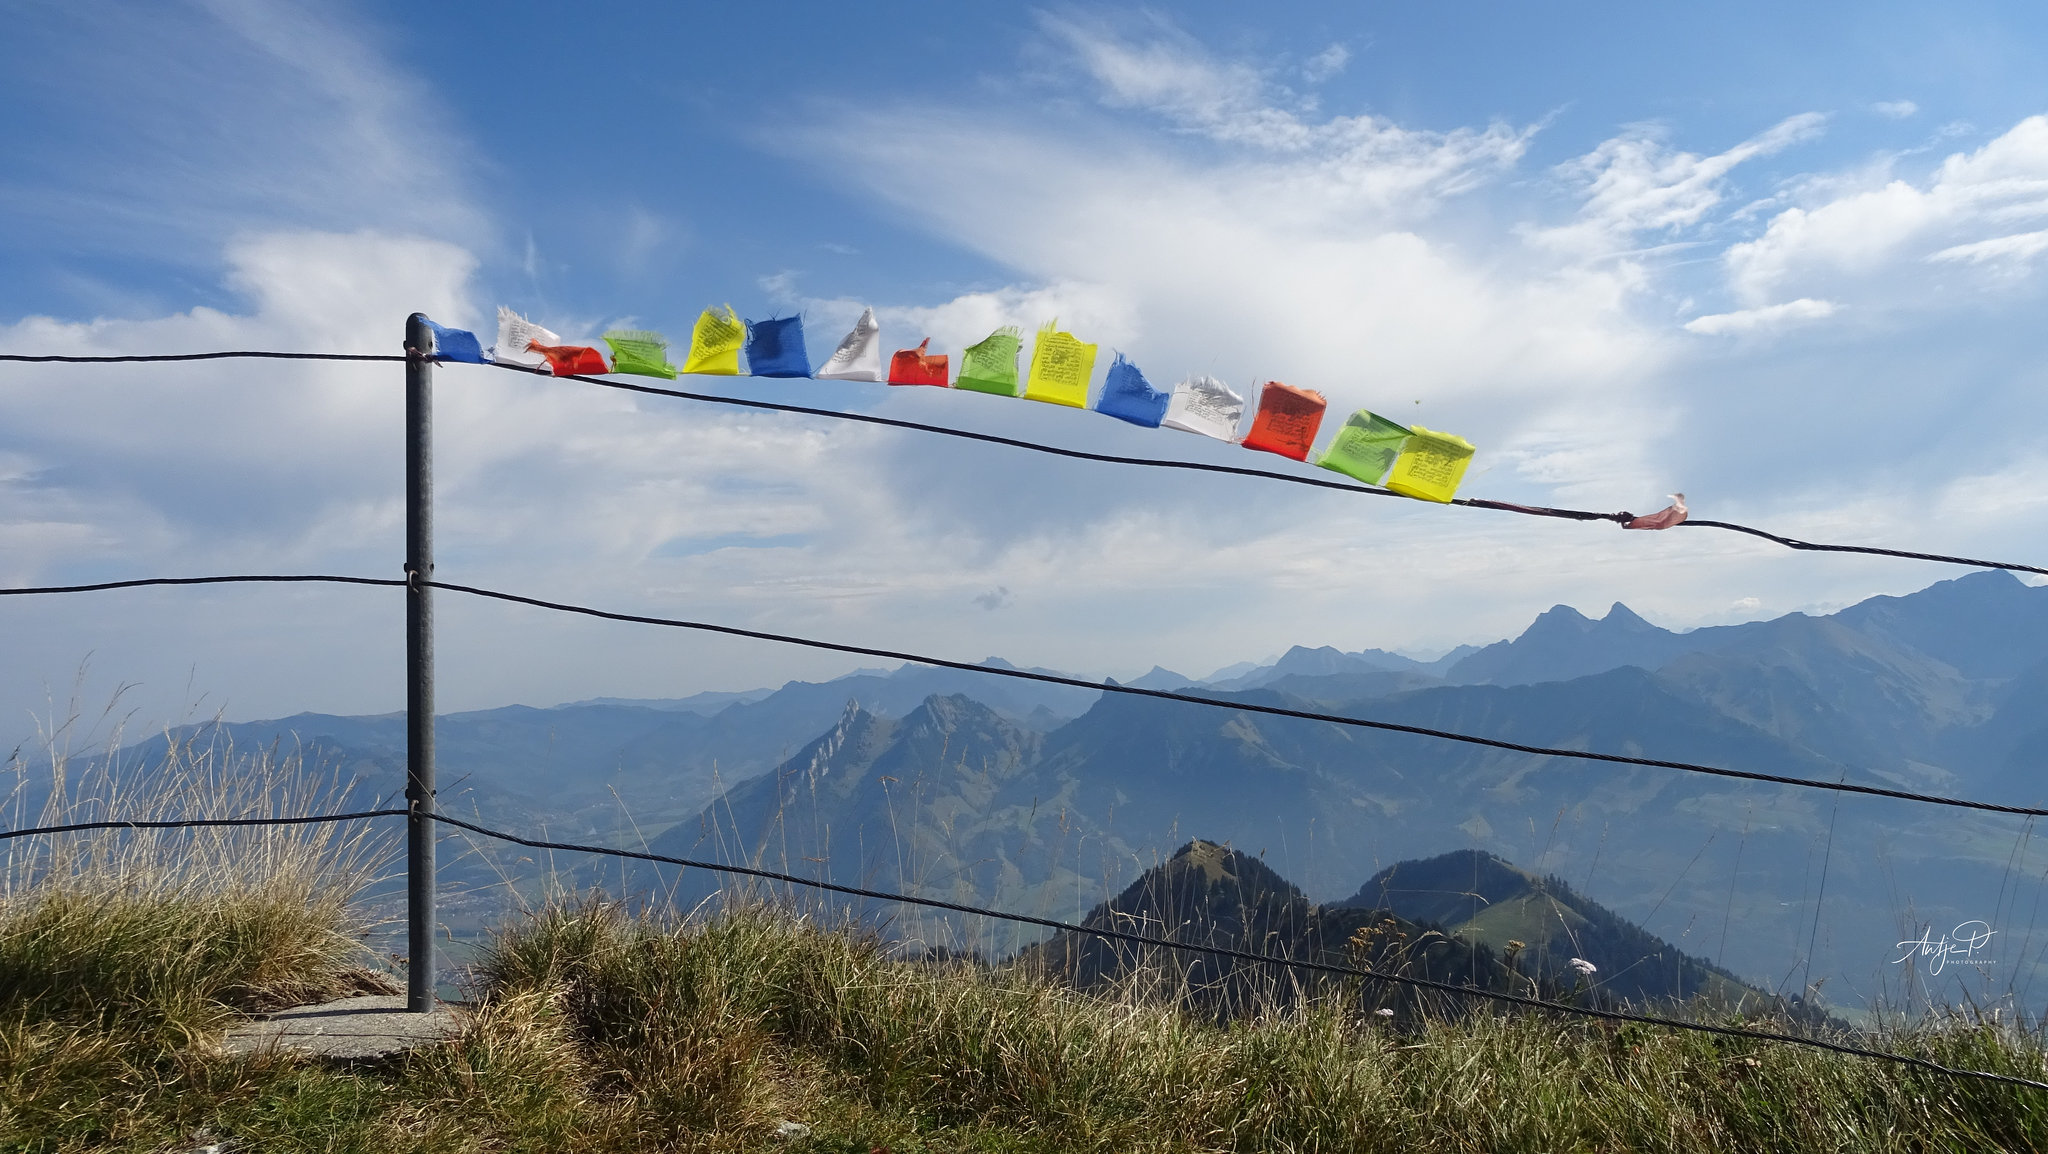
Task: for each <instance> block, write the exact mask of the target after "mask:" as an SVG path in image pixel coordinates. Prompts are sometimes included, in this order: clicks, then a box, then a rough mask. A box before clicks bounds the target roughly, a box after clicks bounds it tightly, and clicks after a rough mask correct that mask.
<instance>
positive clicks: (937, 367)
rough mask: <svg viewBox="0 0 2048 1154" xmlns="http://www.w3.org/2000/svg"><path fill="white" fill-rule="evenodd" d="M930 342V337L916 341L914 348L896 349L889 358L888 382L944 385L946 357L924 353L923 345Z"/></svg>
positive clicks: (942, 386) (893, 383)
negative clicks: (893, 354) (894, 353)
mask: <svg viewBox="0 0 2048 1154" xmlns="http://www.w3.org/2000/svg"><path fill="white" fill-rule="evenodd" d="M931 343H932V339H931V338H930V337H926V338H925V339H923V340H921V341H919V342H917V347H916V348H914V349H901V350H898V352H897V353H896V355H895V356H893V357H890V358H889V383H890V384H892V385H937V386H938V387H940V388H942V389H943V388H945V387H946V357H945V355H944V354H940V355H939V356H936V357H930V356H926V355H925V351H924V350H925V346H927V345H929V344H931Z"/></svg>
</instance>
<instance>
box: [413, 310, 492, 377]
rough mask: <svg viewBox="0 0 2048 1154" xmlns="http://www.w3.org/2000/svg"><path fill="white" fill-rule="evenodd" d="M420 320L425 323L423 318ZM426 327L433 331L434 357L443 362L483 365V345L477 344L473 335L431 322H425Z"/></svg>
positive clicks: (464, 330)
mask: <svg viewBox="0 0 2048 1154" xmlns="http://www.w3.org/2000/svg"><path fill="white" fill-rule="evenodd" d="M420 319H421V320H423V321H427V318H425V317H421V318H420ZM427 327H428V328H430V329H432V330H434V355H435V356H436V357H439V358H440V359H442V360H444V361H462V362H464V363H466V364H472V365H480V364H483V363H484V349H483V345H481V344H479V343H478V342H477V339H476V334H475V333H473V332H470V331H469V330H468V329H451V328H447V327H446V326H443V325H437V324H435V323H434V322H433V321H427Z"/></svg>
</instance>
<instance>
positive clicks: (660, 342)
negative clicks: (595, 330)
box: [604, 329, 676, 381]
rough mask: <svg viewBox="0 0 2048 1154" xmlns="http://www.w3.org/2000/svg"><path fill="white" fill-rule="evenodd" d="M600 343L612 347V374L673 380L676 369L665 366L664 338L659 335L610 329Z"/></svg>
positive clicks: (666, 358)
mask: <svg viewBox="0 0 2048 1154" xmlns="http://www.w3.org/2000/svg"><path fill="white" fill-rule="evenodd" d="M604 343H605V344H608V345H610V346H611V347H612V371H613V372H615V373H637V374H639V375H640V376H643V377H666V378H668V379H669V380H671V381H673V380H675V379H676V367H675V366H674V365H672V364H669V363H668V338H667V337H664V336H662V335H661V334H660V333H650V332H643V331H641V330H638V329H614V330H612V331H611V332H608V333H606V334H605V335H604Z"/></svg>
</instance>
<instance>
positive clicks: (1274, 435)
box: [1244, 381, 1330, 461]
mask: <svg viewBox="0 0 2048 1154" xmlns="http://www.w3.org/2000/svg"><path fill="white" fill-rule="evenodd" d="M1329 407H1330V403H1329V402H1328V401H1326V400H1324V399H1323V395H1322V394H1321V393H1319V392H1316V391H1315V390H1314V389H1297V388H1295V387H1294V386H1292V385H1283V384H1281V383H1280V382H1279V381H1267V382H1266V387H1265V388H1263V389H1260V390H1259V411H1258V413H1257V414H1256V415H1255V416H1253V417H1252V431H1251V432H1249V433H1246V434H1245V435H1244V447H1245V448H1247V449H1257V450H1259V451H1260V452H1262V453H1278V454H1280V455H1281V456H1283V457H1292V458H1294V459H1295V460H1297V461H1306V460H1308V451H1309V450H1310V449H1312V448H1314V447H1315V443H1316V430H1318V429H1320V428H1322V427H1323V410H1324V409H1327V408H1329Z"/></svg>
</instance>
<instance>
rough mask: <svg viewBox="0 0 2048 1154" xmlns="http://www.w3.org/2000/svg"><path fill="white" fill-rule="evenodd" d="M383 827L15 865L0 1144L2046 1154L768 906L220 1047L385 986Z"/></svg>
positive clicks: (287, 789)
mask: <svg viewBox="0 0 2048 1154" xmlns="http://www.w3.org/2000/svg"><path fill="white" fill-rule="evenodd" d="M293 770H294V767H292V766H290V765H288V764H273V763H268V762H266V760H265V759H262V758H256V759H245V760H244V761H242V762H240V763H237V764H228V763H225V762H222V761H218V760H213V759H210V758H192V759H185V760H181V759H179V758H177V757H173V758H172V759H171V761H170V763H169V764H167V765H166V766H164V767H162V768H161V771H160V772H159V773H157V774H155V775H153V776H152V777H151V778H150V779H149V781H148V782H147V783H146V784H144V785H143V786H142V787H141V788H139V789H136V790H132V791H131V790H128V789H126V788H123V787H121V786H120V783H113V782H108V781H99V782H86V783H80V784H72V785H69V786H67V787H66V788H65V789H63V790H60V791H59V793H58V800H57V801H56V802H54V803H53V806H52V809H51V811H50V812H49V813H47V814H46V815H45V818H46V819H47V818H50V817H57V816H69V817H71V818H72V819H73V820H78V819H80V818H81V817H82V816H83V815H87V814H93V815H97V814H100V813H104V812H106V811H108V810H109V809H110V808H113V807H116V806H118V807H119V810H120V812H122V813H124V814H127V815H141V814H147V815H150V816H187V817H196V816H211V815H218V814H222V813H228V812H234V813H242V814H247V813H252V812H255V813H261V812H266V811H274V812H294V811H298V812H303V811H304V810H307V809H311V808H314V807H316V806H318V807H320V808H325V807H326V806H327V805H330V804H332V803H333V802H334V801H335V800H336V799H335V798H334V797H333V796H331V794H330V793H325V792H323V791H322V790H320V789H318V788H310V787H307V786H306V785H304V784H303V782H302V781H301V780H300V779H298V778H297V777H295V776H294V773H293ZM380 837H381V835H377V834H373V833H369V832H365V831H362V830H357V829H351V828H348V827H333V826H301V827H291V828H283V829H258V830H249V829H234V830H211V831H191V832H186V833H180V834H175V835H172V834H162V835H158V834H125V835H89V834H88V835H70V836H60V837H51V838H22V839H14V840H12V841H9V842H7V843H5V845H6V854H7V856H6V859H5V860H6V873H5V888H4V890H0V1149H4V1150H10V1151H15V1150H18V1151H38V1152H43V1151H50V1152H54V1151H72V1150H133V1151H164V1150H191V1149H202V1148H206V1147H208V1146H218V1148H219V1149H221V1150H264V1151H286V1150H326V1151H350V1150H363V1151H378V1152H380V1154H386V1152H391V1151H404V1150H423V1151H424V1150H433V1151H447V1150H477V1151H484V1150H535V1151H539V1150H564V1149H575V1150H579V1151H607V1150H619V1151H627V1150H670V1149H674V1150H753V1149H788V1150H800V1151H835V1152H836V1151H854V1152H861V1154H871V1152H873V1151H876V1150H887V1151H892V1152H907V1151H941V1150H944V1151H1025V1150H1046V1151H1051V1150H1060V1151H1069V1150H1103V1151H1110V1150H1115V1151H1128V1150H1161V1151H1210V1150H1347V1151H1350V1150H1382V1149H1385V1150H1394V1149H1400V1150H1413V1149H1418V1148H1419V1149H1470V1150H1528V1151H1552V1150H1616V1151H1619V1150H1631V1151H1634V1150H1707V1149H1712V1150H1737V1149H1767V1148H1768V1149H1776V1150H1816V1151H1817V1150H1829V1151H1836V1150H1859V1151H1860V1150H1871V1151H1879V1150H1882V1151H1909V1150H1910V1151H1920V1150H1982V1149H2029V1148H2041V1147H2042V1146H2044V1145H2048V1091H2031V1090H2027V1089H2024V1088H2015V1087H2011V1086H2006V1085H1998V1084H1993V1083H1989V1082H1984V1081H1979V1080H1965V1079H1957V1078H1952V1077H1947V1076H1943V1075H1939V1074H1934V1073H1931V1072H1927V1071H1922V1070H1916V1069H1913V1068H1909V1067H1903V1066H1898V1065H1894V1064H1889V1063H1880V1062H1875V1061H1870V1060H1865V1059H1857V1058H1849V1057H1844V1056H1840V1055H1835V1054H1830V1053H1826V1052H1822V1051H1817V1050H1813V1049H1809V1048H1805V1047H1795V1046H1788V1045H1782V1044H1770V1043H1757V1042H1748V1041H1741V1040H1731V1039H1722V1038H1714V1037H1709V1036H1706V1035H1701V1034H1693V1033H1674V1032H1668V1031H1664V1030H1659V1029H1653V1028H1645V1027H1638V1026H1622V1027H1614V1026H1610V1025H1604V1024H1599V1023H1589V1022H1586V1021H1584V1020H1578V1019H1571V1018H1564V1017H1555V1016H1549V1015H1535V1014H1520V1015H1515V1016H1501V1015H1497V1014H1490V1013H1471V1014H1466V1015H1463V1016H1460V1017H1457V1018H1455V1019H1451V1018H1445V1017H1443V1016H1440V1015H1430V1014H1426V1013H1417V1012H1409V1013H1403V1014H1399V1015H1396V1016H1394V1017H1392V1018H1389V1017H1386V1016H1382V1015H1378V1014H1372V1013H1366V1012H1363V1011H1362V1008H1361V1004H1360V1003H1359V1002H1358V1001H1357V1000H1356V999H1355V998H1354V997H1350V996H1346V995H1338V996H1332V997H1324V998H1313V999H1306V1000H1302V999H1296V1000H1295V1001H1294V1002H1292V1003H1291V1004H1289V1005H1287V1007H1286V1008H1284V1009H1282V1008H1280V1005H1281V1003H1280V1002H1279V1001H1278V1000H1275V1001H1273V1002H1270V1003H1268V1004H1267V1005H1265V1006H1264V1007H1259V1006H1254V1007H1252V1008H1251V1009H1249V1010H1248V1011H1247V1012H1246V1013H1244V1014H1243V1015H1241V1016H1239V1017H1238V1018H1236V1019H1235V1020H1232V1021H1229V1022H1226V1023H1219V1022H1217V1021H1216V1020H1215V1019H1214V1018H1213V1016H1209V1015H1204V1014H1202V1013H1199V1012H1191V1011H1190V1009H1189V1008H1188V1006H1187V1005H1186V1004H1185V1000H1184V999H1182V998H1180V997H1177V996H1176V994H1175V993H1174V991H1173V990H1172V989H1171V988H1170V987H1165V986H1162V984H1161V983H1159V982H1158V981H1156V980H1136V981H1131V982H1126V983H1121V984H1119V985H1117V986H1114V987H1110V988H1103V989H1096V990H1091V991H1089V992H1086V993H1084V992H1080V991H1077V990H1074V989H1072V988H1070V987H1068V986H1065V985H1063V984H1060V983H1056V982H1050V981H1046V980H1043V979H1041V978H1039V977H1035V976H1033V974H1032V973H1030V972H1028V971H1027V970H1025V969H1023V968H1020V967H1017V966H1007V965H982V964H959V963H947V964H939V963H928V962H921V961H915V960H906V959H904V958H902V957H900V956H898V955H897V954H895V953H893V952H892V951H891V950H890V949H888V948H886V947H885V945H884V943H883V942H882V941H881V940H880V939H879V938H877V937H876V936H875V935H874V934H873V933H871V932H870V931H868V930H866V929H863V928H861V927H858V926H851V925H846V924H838V923H833V924H827V923H821V922H820V921H819V920H817V919H814V918H807V917H805V916H802V915H801V914H799V913H798V912H796V911H793V910H790V909H787V908H779V907H772V906H763V905H750V906H736V907H734V908H729V909H726V910H723V911H718V912H711V913H705V914H702V915H700V916H697V917H693V918H671V917H664V916H656V915H652V914H645V913H636V912H635V911H632V910H629V909H627V908H625V907H623V906H621V905H619V904H616V903H611V902H607V901H604V900H602V899H601V898H597V897H580V898H575V897H572V898H565V899H563V900H559V901H556V902H553V903H551V904H548V905H545V906H543V907H540V908H536V909H531V910H528V911H526V912H524V913H522V914H520V915H518V916H516V917H513V918H511V919H510V920H508V921H507V922H506V923H505V924H503V925H501V926H500V927H499V928H498V929H497V931H496V932H495V934H494V935H493V936H492V937H491V938H490V939H489V941H488V943H487V944H486V945H485V947H484V948H483V949H482V950H481V951H480V952H479V954H478V956H477V958H476V961H475V962H474V964H473V965H471V966H470V967H469V968H468V969H467V971H466V972H465V973H464V974H463V975H462V979H461V980H462V983H463V989H464V990H465V997H466V998H467V999H468V1002H467V1005H466V1007H465V1009H464V1011H463V1014H462V1021H463V1025H462V1028H461V1031H460V1034H459V1036H457V1037H455V1038H453V1039H451V1040H450V1041H448V1042H447V1043H445V1044H441V1045H436V1046H431V1047H428V1048H425V1049H422V1050H419V1051H416V1052H414V1053H412V1054H410V1055H408V1056H405V1057H403V1058H399V1059H393V1060H389V1061H385V1062H381V1063H369V1064H353V1065H335V1064H324V1063H321V1062H317V1061H314V1060H310V1059H305V1058H301V1057H296V1056H293V1055H291V1054H288V1053H270V1054H258V1055H252V1056H242V1057H232V1056H228V1055H225V1054H224V1053H222V1052H221V1050H220V1046H219V1043H220V1038H221V1035H222V1031H223V1030H224V1029H225V1028H226V1027H227V1026H228V1025H230V1024H231V1023H233V1022H235V1021H236V1020H237V1019H238V1018H240V1017H241V1016H243V1015H246V1014H250V1013H258V1012H261V1011H263V1010H265V1009H271V1008H276V1007H278V1006H282V1005H287V1004H292V1003H297V1002H303V1001H309V1000H319V999H322V998H324V997H331V996H337V995H341V994H346V993H351V992H358V991H361V990H364V989H369V988H375V987H377V986H378V985H379V984H380V983H381V982H383V981H385V980H386V979H385V978H383V977H380V975H379V974H378V973H377V972H376V967H375V962H374V959H372V958H371V957H370V956H369V955H368V953H367V952H366V950H365V949H364V947H363V946H362V941H363V935H364V933H365V931H366V929H367V928H368V927H367V926H366V925H365V924H364V916H365V915H364V912H363V907H362V906H361V905H360V904H359V902H358V900H357V899H358V897H359V895H360V894H361V893H362V891H363V889H364V887H365V886H366V885H367V884H368V883H369V882H370V881H372V879H374V878H375V877H376V876H377V875H378V874H379V873H380V872H382V871H384V870H386V869H388V868H389V862H390V853H391V850H392V849H393V846H392V845H391V844H390V842H389V841H388V840H380ZM1751 1024H1757V1025H1763V1026H1765V1027H1770V1026H1772V1025H1773V1023H1770V1022H1753V1023H1751ZM1778 1025H1782V1024H1778ZM1860 1040H1862V1041H1865V1042H1871V1041H1876V1042H1879V1043H1881V1044H1883V1045H1885V1046H1888V1047H1892V1048H1896V1049H1900V1050H1903V1051H1905V1052H1909V1053H1914V1054H1919V1055H1924V1056H1928V1057H1932V1058H1934V1059H1936V1060H1938V1061H1941V1062H1944V1063H1949V1064H1953V1065H1959V1066H1970V1067H1976V1068H1981V1069H1987V1070H1996V1071H2004V1072H2012V1073H2019V1074H2022V1075H2024V1076H2029V1077H2035V1078H2039V1077H2042V1076H2043V1074H2044V1073H2048V1063H2044V1055H2043V1051H2042V1048H2041V1045H2040V1039H2039V1038H2037V1037H2034V1036H2031V1035H2025V1034H2020V1033H2016V1032H2014V1031H2012V1030H2010V1029H2009V1028H2006V1029H2001V1028H1997V1027H1994V1026H1990V1025H1983V1024H1972V1023H1970V1022H1968V1021H1967V1020H1966V1019H1965V1018H1963V1017H1957V1016H1950V1017H1947V1018H1943V1019H1936V1020H1929V1021H1923V1022H1920V1023H1918V1024H1915V1025H1912V1026H1910V1027H1907V1026H1901V1027H1899V1028H1897V1029H1893V1030H1889V1031H1886V1032H1885V1033H1884V1034H1882V1035H1881V1036H1871V1035H1861V1036H1860Z"/></svg>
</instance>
